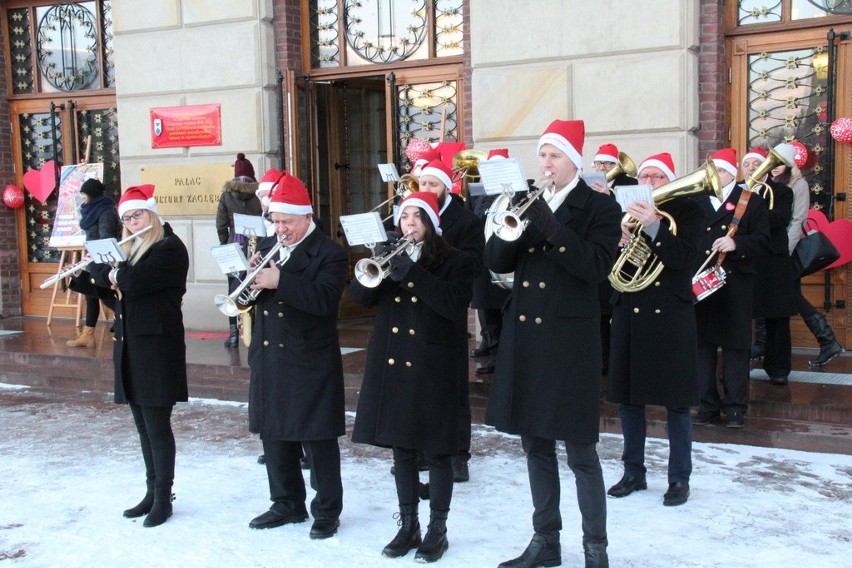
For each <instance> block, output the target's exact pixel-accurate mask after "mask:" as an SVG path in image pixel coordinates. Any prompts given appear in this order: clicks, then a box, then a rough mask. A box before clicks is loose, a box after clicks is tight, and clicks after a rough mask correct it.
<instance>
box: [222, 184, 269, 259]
mask: <svg viewBox="0 0 852 568" xmlns="http://www.w3.org/2000/svg"><path fill="white" fill-rule="evenodd" d="M256 190H257V183H255V182H243V181H237V180H234V179H232V180H229V181H226V182H225V185H224V186H223V187H222V195H221V197H219V209H218V210H217V211H216V232H217V233H218V234H219V244H220V245H224V244H228V243H232V242H234V213H241V214H243V215H260V214H261V212H262V211H263V210H262V209H261V206H260V200H259V199H258V198H257V196H256V195H255V193H254V192H255V191H256Z"/></svg>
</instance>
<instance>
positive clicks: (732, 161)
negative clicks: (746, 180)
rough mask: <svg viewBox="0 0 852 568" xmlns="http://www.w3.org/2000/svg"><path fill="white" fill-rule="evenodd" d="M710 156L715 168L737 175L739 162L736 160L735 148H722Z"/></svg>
mask: <svg viewBox="0 0 852 568" xmlns="http://www.w3.org/2000/svg"><path fill="white" fill-rule="evenodd" d="M711 158H712V160H713V164H715V165H716V167H717V168H721V169H723V170H725V171H726V172H728V173H729V174H731V175H732V176H734V177H735V178H736V177H737V173H738V172H739V170H740V165H739V162H737V151H736V150H734V149H733V148H722V149H721V150H719V151H718V152H716V153H715V154H713V155H712V156H711Z"/></svg>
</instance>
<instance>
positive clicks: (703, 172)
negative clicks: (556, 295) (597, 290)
mask: <svg viewBox="0 0 852 568" xmlns="http://www.w3.org/2000/svg"><path fill="white" fill-rule="evenodd" d="M695 195H715V196H716V198H717V199H719V200H721V199H722V185H721V182H720V181H719V174H718V172H717V171H716V166H715V165H714V164H713V160H711V159H710V158H707V161H706V162H704V165H703V166H701V167H700V168H699V169H697V170H695V171H694V172H692V173H691V174H688V175H686V176H684V177H682V178H678V179H675V180H672V181H670V182H669V183H667V184H665V185H661V186H660V187H658V188H657V189H655V190H654V191H653V193H652V197H653V199H654V205H662V204H663V203H665V202H666V201H670V200H672V199H676V198H678V197H689V196H695ZM657 212H658V213H660V214H661V215H663V216H664V217H665V218H666V219H668V220H669V230H670V231H671V232H672V234H673V235H676V234H677V223H675V220H674V218H673V217H672V216H671V215H669V214H667V213H664V212H662V211H659V210H657ZM621 222H622V223H630V222H634V223H636V226H635V227H634V228H633V231H632V233H633V234H632V236H631V238H630V240H629V241H627V243H626V244H625V245H624V247H623V248H622V249H621V252H620V253H619V255H618V258H617V259H616V261H615V264H614V265H613V267H612V270H611V271H610V273H609V281H610V283H612V287H613V288H614V289H615V290H618V291H619V292H639V291H640V290H644V289H645V288H647V287H648V286H650V285H651V283H652V282H653V281H654V280H656V279H657V278H658V277H659V276H660V273H661V272H662V271H663V263H662V262H661V261H660V259H659V257H658V256H657V255H655V254H654V253H653V251H651V247H649V246H648V244H647V243H646V242H645V239H644V238H643V237H642V224H641V223H638V222H636V219H634V218H633V217H631V216H630V215H628V214H625V215H624V217H623V218H622V220H621Z"/></svg>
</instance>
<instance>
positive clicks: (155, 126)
mask: <svg viewBox="0 0 852 568" xmlns="http://www.w3.org/2000/svg"><path fill="white" fill-rule="evenodd" d="M221 145H222V110H221V107H220V105H217V104H211V105H188V106H178V107H159V108H152V109H151V148H154V149H156V148H178V147H182V146H221Z"/></svg>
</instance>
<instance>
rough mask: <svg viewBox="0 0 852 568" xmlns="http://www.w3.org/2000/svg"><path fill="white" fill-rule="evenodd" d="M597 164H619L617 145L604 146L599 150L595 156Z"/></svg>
mask: <svg viewBox="0 0 852 568" xmlns="http://www.w3.org/2000/svg"><path fill="white" fill-rule="evenodd" d="M593 161H595V162H613V163H616V164H617V163H618V148H617V147H616V146H615V144H604V145H603V146H601V147H600V148H598V152H597V154H595V158H594V160H593Z"/></svg>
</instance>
